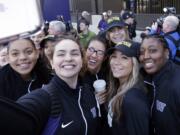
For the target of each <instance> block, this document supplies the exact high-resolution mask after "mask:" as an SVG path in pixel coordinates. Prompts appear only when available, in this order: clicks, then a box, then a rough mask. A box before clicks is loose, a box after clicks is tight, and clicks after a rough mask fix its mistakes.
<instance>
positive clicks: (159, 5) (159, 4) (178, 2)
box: [135, 0, 180, 14]
mask: <svg viewBox="0 0 180 135" xmlns="http://www.w3.org/2000/svg"><path fill="white" fill-rule="evenodd" d="M135 2H136V3H135V5H136V11H135V12H136V13H148V14H151V13H152V14H162V13H163V10H162V9H163V8H164V7H175V8H176V13H177V14H180V0H135Z"/></svg>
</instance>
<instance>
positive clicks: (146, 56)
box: [144, 51, 150, 59]
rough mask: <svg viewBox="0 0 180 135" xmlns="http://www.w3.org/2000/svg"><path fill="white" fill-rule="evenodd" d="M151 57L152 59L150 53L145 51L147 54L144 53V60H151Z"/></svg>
mask: <svg viewBox="0 0 180 135" xmlns="http://www.w3.org/2000/svg"><path fill="white" fill-rule="evenodd" d="M149 57H150V55H149V53H148V51H145V52H144V58H145V59H147V58H149Z"/></svg>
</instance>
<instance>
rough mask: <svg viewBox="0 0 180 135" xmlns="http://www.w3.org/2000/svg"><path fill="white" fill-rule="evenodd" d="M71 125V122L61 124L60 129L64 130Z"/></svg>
mask: <svg viewBox="0 0 180 135" xmlns="http://www.w3.org/2000/svg"><path fill="white" fill-rule="evenodd" d="M71 123H73V121H71V122H68V123H66V124H63V123H62V125H61V127H62V128H66V127H67V126H69V125H70V124H71Z"/></svg>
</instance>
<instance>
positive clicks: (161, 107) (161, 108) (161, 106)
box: [156, 100, 166, 112]
mask: <svg viewBox="0 0 180 135" xmlns="http://www.w3.org/2000/svg"><path fill="white" fill-rule="evenodd" d="M165 107H166V104H165V103H163V102H161V101H159V100H156V109H157V110H158V111H160V112H163V111H164V108H165Z"/></svg>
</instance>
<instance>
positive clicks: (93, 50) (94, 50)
mask: <svg viewBox="0 0 180 135" xmlns="http://www.w3.org/2000/svg"><path fill="white" fill-rule="evenodd" d="M87 51H88V52H89V53H90V54H93V53H96V55H97V56H104V53H105V52H104V51H103V50H96V49H95V48H93V47H88V48H87Z"/></svg>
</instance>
